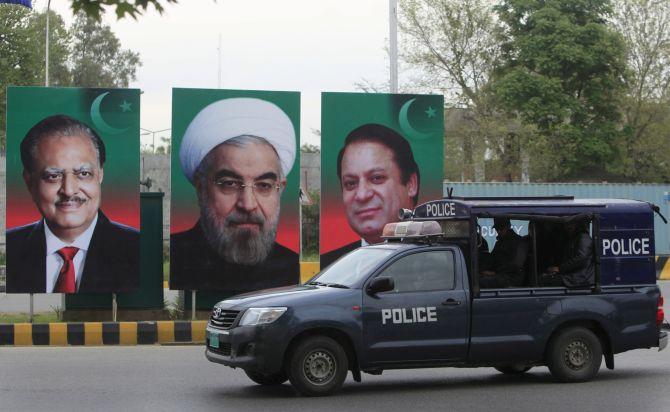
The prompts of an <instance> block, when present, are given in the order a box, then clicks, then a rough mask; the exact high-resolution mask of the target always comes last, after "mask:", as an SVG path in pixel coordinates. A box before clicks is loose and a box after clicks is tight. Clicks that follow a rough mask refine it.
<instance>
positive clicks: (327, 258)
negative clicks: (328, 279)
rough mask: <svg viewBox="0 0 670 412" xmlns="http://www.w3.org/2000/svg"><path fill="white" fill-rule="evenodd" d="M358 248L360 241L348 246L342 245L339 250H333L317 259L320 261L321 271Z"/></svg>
mask: <svg viewBox="0 0 670 412" xmlns="http://www.w3.org/2000/svg"><path fill="white" fill-rule="evenodd" d="M359 247H361V241H360V240H357V241H355V242H352V243H349V244H348V245H344V246H342V247H341V248H338V249H333V250H331V251H330V252H328V253H324V254H323V255H321V258H320V259H319V260H320V261H321V270H323V269H325V268H326V266H329V265H330V264H331V263H333V262H335V261H336V260H337V259H339V258H340V257H342V256H344V255H346V254H347V253H349V252H351V251H352V250H356V249H358V248H359Z"/></svg>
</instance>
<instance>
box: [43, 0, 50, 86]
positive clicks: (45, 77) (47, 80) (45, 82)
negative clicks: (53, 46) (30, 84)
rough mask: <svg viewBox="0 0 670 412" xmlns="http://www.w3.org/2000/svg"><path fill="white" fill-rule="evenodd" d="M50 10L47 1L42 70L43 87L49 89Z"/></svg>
mask: <svg viewBox="0 0 670 412" xmlns="http://www.w3.org/2000/svg"><path fill="white" fill-rule="evenodd" d="M50 9H51V0H48V1H47V33H46V59H45V60H46V62H45V63H44V64H45V68H44V73H45V76H44V85H45V86H47V87H49V10H50Z"/></svg>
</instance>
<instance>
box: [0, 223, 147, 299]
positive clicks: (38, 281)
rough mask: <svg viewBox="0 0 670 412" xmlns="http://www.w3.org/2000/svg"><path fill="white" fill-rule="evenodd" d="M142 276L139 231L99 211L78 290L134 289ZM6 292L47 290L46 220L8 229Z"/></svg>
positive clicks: (121, 290)
mask: <svg viewBox="0 0 670 412" xmlns="http://www.w3.org/2000/svg"><path fill="white" fill-rule="evenodd" d="M139 280H140V234H139V232H138V231H137V230H135V229H133V228H130V227H127V226H124V225H121V224H118V223H115V222H112V221H110V220H109V219H108V218H107V217H106V216H105V215H104V214H103V213H102V211H99V212H98V221H97V223H96V226H95V229H94V230H93V236H92V237H91V243H90V244H89V246H88V251H87V252H86V261H85V262H84V270H83V272H82V275H81V281H80V283H79V291H78V292H79V293H86V292H95V293H103V292H104V293H111V292H131V291H133V290H135V289H137V288H138V287H139ZM7 292H8V293H45V292H46V238H45V235H44V220H40V221H39V222H36V223H32V224H30V225H26V226H22V227H18V228H14V229H11V230H9V231H7Z"/></svg>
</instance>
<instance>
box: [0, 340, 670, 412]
mask: <svg viewBox="0 0 670 412" xmlns="http://www.w3.org/2000/svg"><path fill="white" fill-rule="evenodd" d="M615 361H616V369H615V370H614V371H610V370H607V369H601V371H600V373H599V375H598V376H597V377H596V379H595V380H594V381H592V382H588V383H581V384H559V383H555V382H554V381H553V379H552V378H551V376H550V375H549V372H548V370H547V368H544V367H538V368H534V369H532V370H531V371H530V372H529V373H527V374H526V375H524V376H521V377H509V376H504V375H502V374H499V373H497V372H496V371H495V370H494V369H492V368H480V369H453V368H440V369H423V370H403V371H386V372H384V374H383V375H382V376H371V375H365V374H364V375H363V382H362V383H356V382H353V380H352V379H351V377H350V376H349V377H348V378H347V381H346V382H345V384H344V387H343V388H342V390H341V392H339V393H338V394H337V395H335V396H333V397H329V398H302V397H299V396H297V395H296V393H295V392H294V391H293V389H292V388H291V386H290V385H289V384H288V383H286V384H284V385H281V386H279V387H271V388H267V387H261V386H258V385H255V384H253V383H252V382H251V381H250V380H248V379H247V377H246V376H245V375H244V372H242V371H241V370H232V369H230V368H227V367H224V366H222V365H217V364H213V363H210V362H208V361H207V360H206V359H205V357H204V354H203V347H201V346H149V347H147V346H136V347H111V348H110V347H65V348H57V347H54V348H49V347H39V348H35V347H33V348H19V347H17V348H12V347H8V348H0V371H1V373H0V410H3V411H33V410H35V411H61V410H62V411H73V410H74V411H80V410H96V411H106V410H115V411H119V410H121V411H153V410H161V411H172V410H174V411H183V410H198V411H199V410H217V411H246V410H253V411H292V412H293V411H296V410H305V411H329V412H332V411H380V410H383V411H419V410H422V411H430V410H439V411H442V410H449V411H459V410H464V411H466V410H467V411H489V410H500V411H524V410H528V411H537V410H542V411H543V412H547V411H566V410H576V411H582V410H584V411H587V410H588V411H592V410H607V411H608V412H612V411H626V412H630V411H644V410H648V411H654V410H658V411H661V410H670V389H669V387H668V382H670V350H666V351H662V352H660V353H659V352H657V351H656V350H636V351H632V352H628V353H625V354H621V355H617V356H616V357H615ZM603 368H604V366H603Z"/></svg>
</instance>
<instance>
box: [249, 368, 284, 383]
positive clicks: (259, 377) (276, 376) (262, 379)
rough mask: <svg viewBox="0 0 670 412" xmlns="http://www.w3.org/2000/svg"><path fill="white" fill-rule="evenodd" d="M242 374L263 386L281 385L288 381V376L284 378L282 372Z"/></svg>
mask: <svg viewBox="0 0 670 412" xmlns="http://www.w3.org/2000/svg"><path fill="white" fill-rule="evenodd" d="M244 373H246V374H247V376H248V377H249V379H251V380H252V381H254V382H256V383H257V384H259V385H265V386H274V385H281V384H282V383H284V382H286V381H287V380H288V376H286V373H285V372H284V371H281V372H277V373H270V374H265V373H259V372H251V371H244Z"/></svg>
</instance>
